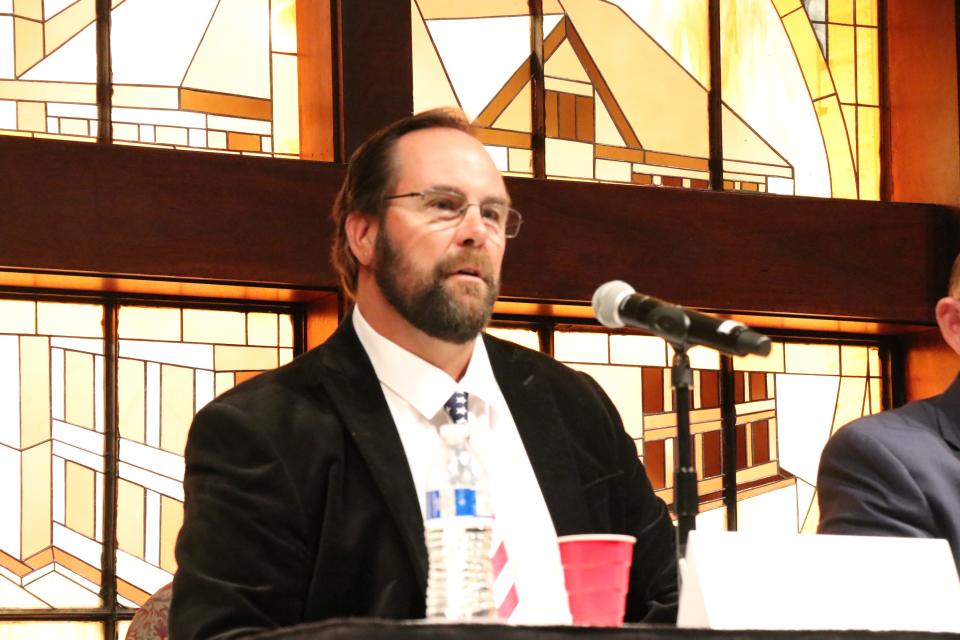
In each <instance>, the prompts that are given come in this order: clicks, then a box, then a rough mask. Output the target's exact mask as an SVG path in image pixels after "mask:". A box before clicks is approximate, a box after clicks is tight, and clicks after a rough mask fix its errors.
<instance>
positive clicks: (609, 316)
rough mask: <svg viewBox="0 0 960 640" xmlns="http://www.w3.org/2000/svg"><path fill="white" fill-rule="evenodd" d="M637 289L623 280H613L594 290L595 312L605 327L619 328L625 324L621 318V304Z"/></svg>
mask: <svg viewBox="0 0 960 640" xmlns="http://www.w3.org/2000/svg"><path fill="white" fill-rule="evenodd" d="M634 293H636V290H635V289H634V288H633V287H631V286H630V285H629V284H627V283H626V282H624V281H623V280H611V281H610V282H607V283H605V284H602V285H600V286H599V287H597V290H596V291H594V292H593V314H594V315H595V316H596V317H597V320H598V321H599V322H600V324H602V325H603V326H605V327H610V328H611V329H619V328H621V327H623V326H624V322H623V320H621V319H620V305H621V303H623V301H624V299H625V298H626V297H627V296H630V295H633V294H634Z"/></svg>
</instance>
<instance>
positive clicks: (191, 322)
mask: <svg viewBox="0 0 960 640" xmlns="http://www.w3.org/2000/svg"><path fill="white" fill-rule="evenodd" d="M246 327H247V319H246V315H245V314H243V313H240V312H239V311H219V310H211V309H184V310H183V341H184V342H207V343H211V344H246V343H247V335H246Z"/></svg>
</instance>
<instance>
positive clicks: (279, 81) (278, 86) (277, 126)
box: [273, 53, 300, 155]
mask: <svg viewBox="0 0 960 640" xmlns="http://www.w3.org/2000/svg"><path fill="white" fill-rule="evenodd" d="M297 82H298V78H297V59H296V57H294V56H290V55H285V54H282V53H275V54H273V152H274V153H282V154H289V155H299V154H300V97H299V88H298V86H297Z"/></svg>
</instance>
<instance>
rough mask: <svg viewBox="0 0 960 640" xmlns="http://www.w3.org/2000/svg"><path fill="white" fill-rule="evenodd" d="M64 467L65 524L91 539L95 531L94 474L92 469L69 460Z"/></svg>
mask: <svg viewBox="0 0 960 640" xmlns="http://www.w3.org/2000/svg"><path fill="white" fill-rule="evenodd" d="M66 465H67V466H66V492H67V508H66V524H67V526H68V527H70V528H71V529H73V530H74V531H76V532H77V533H81V534H83V535H85V536H86V537H88V538H90V539H93V537H94V532H95V530H96V526H95V525H96V523H95V518H96V510H95V508H94V497H95V494H96V488H95V485H94V482H95V474H94V472H93V469H88V468H87V467H84V466H82V465H79V464H77V463H75V462H71V461H69V460H68V461H67V462H66Z"/></svg>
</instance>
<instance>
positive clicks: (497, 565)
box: [490, 542, 507, 578]
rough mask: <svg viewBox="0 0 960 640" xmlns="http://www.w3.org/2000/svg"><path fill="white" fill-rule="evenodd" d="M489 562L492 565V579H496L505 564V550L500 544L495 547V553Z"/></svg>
mask: <svg viewBox="0 0 960 640" xmlns="http://www.w3.org/2000/svg"><path fill="white" fill-rule="evenodd" d="M490 562H491V563H492V564H493V577H494V578H496V577H497V576H499V575H500V572H501V571H503V567H504V566H506V564H507V548H506V546H504V544H503V543H502V542H501V543H500V546H499V547H497V552H496V553H495V554H493V557H492V558H490Z"/></svg>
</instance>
